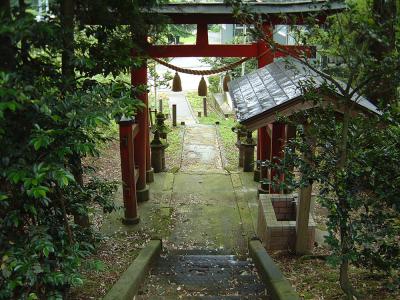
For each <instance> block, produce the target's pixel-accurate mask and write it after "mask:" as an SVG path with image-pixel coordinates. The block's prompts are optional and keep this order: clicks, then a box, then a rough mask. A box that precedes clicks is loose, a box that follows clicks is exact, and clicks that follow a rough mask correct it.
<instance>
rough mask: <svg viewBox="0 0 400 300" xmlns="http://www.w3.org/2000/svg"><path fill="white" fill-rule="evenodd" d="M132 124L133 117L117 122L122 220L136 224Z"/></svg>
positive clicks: (137, 218)
mask: <svg viewBox="0 0 400 300" xmlns="http://www.w3.org/2000/svg"><path fill="white" fill-rule="evenodd" d="M133 126H135V125H134V121H133V119H125V118H124V119H121V121H120V122H119V145H120V155H121V174H122V193H123V200H124V208H125V215H124V219H123V220H122V222H123V223H124V224H137V223H138V222H139V216H138V209H137V198H136V182H135V154H134V146H133V144H134V143H133V140H134V132H133Z"/></svg>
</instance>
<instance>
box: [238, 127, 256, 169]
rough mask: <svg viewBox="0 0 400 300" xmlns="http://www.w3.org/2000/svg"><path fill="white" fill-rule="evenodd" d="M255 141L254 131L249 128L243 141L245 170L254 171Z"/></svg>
mask: <svg viewBox="0 0 400 300" xmlns="http://www.w3.org/2000/svg"><path fill="white" fill-rule="evenodd" d="M255 146H256V143H255V142H254V139H253V136H252V132H251V131H249V130H247V134H246V139H245V140H244V141H243V142H242V143H241V147H243V172H253V170H254V148H255Z"/></svg>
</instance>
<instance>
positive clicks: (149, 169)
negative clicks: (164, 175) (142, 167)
mask: <svg viewBox="0 0 400 300" xmlns="http://www.w3.org/2000/svg"><path fill="white" fill-rule="evenodd" d="M146 96H147V95H146ZM150 113H151V112H150V109H148V115H147V126H148V134H147V135H146V138H147V141H146V183H151V182H154V170H153V168H152V167H151V150H150V123H149V121H148V120H149V116H150Z"/></svg>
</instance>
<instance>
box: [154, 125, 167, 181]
mask: <svg viewBox="0 0 400 300" xmlns="http://www.w3.org/2000/svg"><path fill="white" fill-rule="evenodd" d="M150 147H151V166H152V168H153V169H154V173H160V172H162V171H164V170H165V149H166V148H167V147H168V143H166V142H162V141H161V139H160V131H159V129H157V128H156V129H155V130H154V138H153V140H152V141H151V143H150Z"/></svg>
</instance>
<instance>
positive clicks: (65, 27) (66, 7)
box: [60, 0, 90, 227]
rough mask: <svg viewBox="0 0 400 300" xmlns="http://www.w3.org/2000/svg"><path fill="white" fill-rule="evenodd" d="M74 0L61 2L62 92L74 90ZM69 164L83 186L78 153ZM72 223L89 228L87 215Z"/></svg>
mask: <svg viewBox="0 0 400 300" xmlns="http://www.w3.org/2000/svg"><path fill="white" fill-rule="evenodd" d="M74 8H75V1H74V0H62V1H61V16H60V17H61V27H62V34H63V36H62V41H63V50H62V54H61V72H62V91H63V92H64V94H65V93H68V92H72V91H73V90H74V89H75V68H74ZM69 163H70V165H71V169H72V174H73V175H74V177H75V181H76V182H77V183H78V184H79V185H80V186H83V167H82V159H81V157H80V154H79V153H73V154H72V156H71V158H70V160H69ZM74 222H75V223H76V224H78V225H80V226H82V227H89V226H90V222H89V216H88V215H86V214H85V215H79V214H75V215H74Z"/></svg>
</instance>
